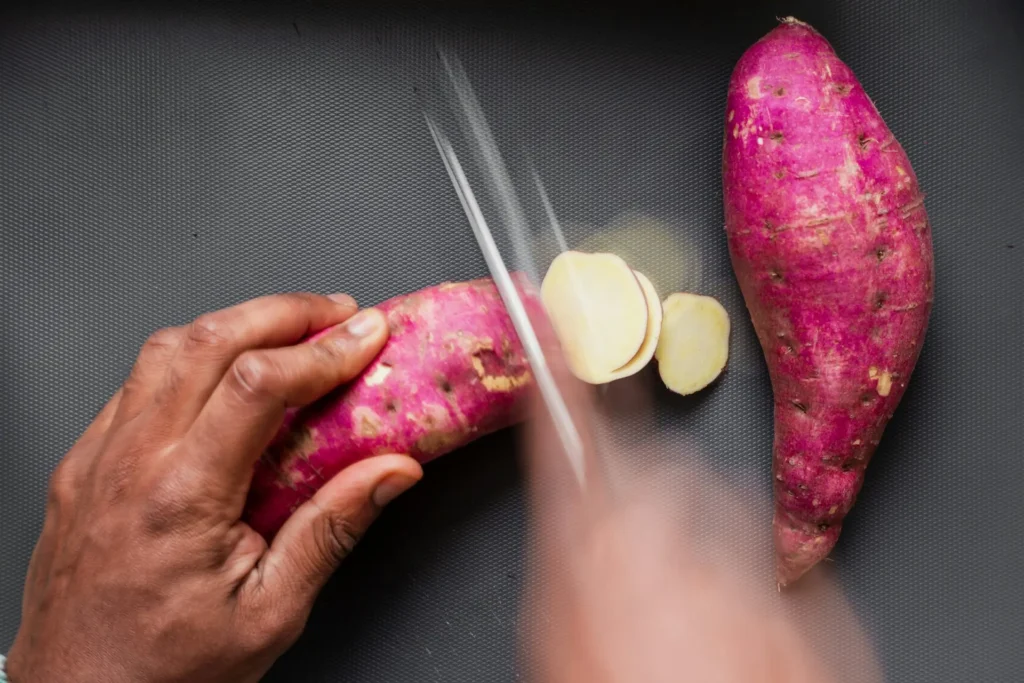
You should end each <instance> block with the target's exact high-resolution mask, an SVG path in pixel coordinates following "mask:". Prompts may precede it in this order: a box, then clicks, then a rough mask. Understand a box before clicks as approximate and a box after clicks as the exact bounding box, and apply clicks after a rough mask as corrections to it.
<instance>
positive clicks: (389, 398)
mask: <svg viewBox="0 0 1024 683" xmlns="http://www.w3.org/2000/svg"><path fill="white" fill-rule="evenodd" d="M518 282H519V285H520V292H521V294H522V295H523V298H524V300H525V302H526V304H527V306H528V308H530V309H532V310H531V313H536V312H537V311H538V310H539V309H538V308H537V307H538V306H539V303H538V299H537V298H536V292H535V291H534V290H533V289H532V288H530V287H529V286H528V285H527V284H526V281H525V280H524V279H522V278H520V279H519V280H518ZM377 308H378V309H380V310H381V311H383V312H384V313H385V314H386V315H387V318H388V322H389V323H390V328H391V336H390V338H389V340H388V342H387V344H386V346H385V347H384V349H383V351H381V353H380V354H379V356H378V357H377V358H376V360H375V361H374V362H373V363H372V364H371V365H370V366H369V367H368V368H367V369H366V370H365V371H364V372H363V373H362V374H361V375H360V376H359V377H358V378H357V379H356V380H355V381H353V382H352V383H350V384H348V385H346V386H345V387H342V388H341V389H339V390H338V391H336V392H334V393H332V394H330V395H329V396H327V397H325V398H324V399H323V400H321V401H319V402H318V403H316V404H314V405H312V406H310V407H308V408H306V409H303V410H300V411H297V412H293V413H291V414H289V415H288V417H287V418H286V421H285V423H284V425H283V426H282V428H281V429H280V431H279V432H278V434H277V436H276V437H275V439H274V441H273V442H272V443H271V445H270V447H269V448H268V449H267V450H266V452H265V453H264V455H263V457H262V458H261V460H260V461H259V462H258V463H257V466H256V468H255V471H254V474H253V480H252V486H251V488H250V493H249V499H248V501H247V505H246V511H245V520H246V521H247V522H248V523H249V524H250V525H251V526H252V527H253V528H254V529H256V530H257V531H259V532H260V533H261V534H263V535H264V536H265V537H266V538H268V539H269V538H271V537H273V535H274V534H275V533H276V532H277V531H278V529H279V528H280V527H281V525H282V524H283V523H284V522H285V520H286V519H287V518H288V517H289V516H290V515H291V513H292V512H293V511H294V510H295V509H296V508H297V507H298V506H299V505H301V504H302V503H303V502H305V501H306V500H308V499H309V498H310V497H311V496H312V495H313V494H314V493H315V492H316V491H317V489H319V488H320V487H321V486H322V485H323V484H324V483H325V482H326V481H328V480H329V479H330V478H331V477H333V476H334V475H335V474H337V473H338V472H340V471H341V470H342V469H344V468H345V467H347V466H349V465H351V464H352V463H354V462H356V461H358V460H362V459H364V458H367V457H370V456H373V455H381V454H386V453H404V454H408V455H411V456H412V457H414V458H416V459H417V460H419V461H420V462H424V463H425V462H427V461H429V460H432V459H433V458H436V457H438V456H440V455H443V454H445V453H448V452H450V451H453V450H455V449H456V448H459V447H461V446H464V445H465V444H467V443H469V442H470V441H472V440H474V439H476V438H478V437H481V436H484V435H485V434H489V433H492V432H495V431H497V430H499V429H502V428H504V427H508V426H511V425H512V424H515V423H516V422H519V421H520V420H521V419H522V418H523V417H524V411H525V408H526V406H525V400H526V396H527V392H528V391H529V390H530V389H531V387H532V383H533V379H532V375H531V373H530V369H529V365H528V363H527V360H526V357H525V355H524V353H523V349H522V346H521V345H520V343H519V338H518V337H517V336H516V333H515V329H514V327H513V326H512V321H511V320H510V318H509V317H508V314H507V313H506V311H505V307H504V305H503V304H502V301H501V297H500V295H499V294H498V290H497V288H496V287H495V286H494V283H493V282H492V281H491V280H490V279H481V280H473V281H470V282H461V283H445V284H441V285H438V286H435V287H430V288H428V289H424V290H421V291H419V292H415V293H412V294H408V295H405V296H399V297H396V298H394V299H390V300H388V301H386V302H384V303H383V304H380V305H379V306H378V307H377Z"/></svg>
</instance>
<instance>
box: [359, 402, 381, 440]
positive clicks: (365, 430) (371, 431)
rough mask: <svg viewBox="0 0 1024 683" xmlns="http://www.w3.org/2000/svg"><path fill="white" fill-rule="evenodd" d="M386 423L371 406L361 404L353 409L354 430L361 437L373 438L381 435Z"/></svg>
mask: <svg viewBox="0 0 1024 683" xmlns="http://www.w3.org/2000/svg"><path fill="white" fill-rule="evenodd" d="M383 428H384V423H383V422H382V421H381V419H380V415H378V414H377V413H376V412H375V411H374V410H372V409H371V408H367V407H366V406H359V407H358V408H355V409H354V410H353V411H352V431H354V432H355V434H356V435H357V436H359V437H361V438H364V439H373V438H376V437H377V436H379V435H380V433H381V430H382V429H383Z"/></svg>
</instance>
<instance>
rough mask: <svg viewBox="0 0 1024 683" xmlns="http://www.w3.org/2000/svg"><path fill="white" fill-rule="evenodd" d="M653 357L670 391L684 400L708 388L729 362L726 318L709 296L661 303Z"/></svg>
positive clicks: (679, 296)
mask: <svg viewBox="0 0 1024 683" xmlns="http://www.w3.org/2000/svg"><path fill="white" fill-rule="evenodd" d="M662 308H663V309H664V318H663V320H662V323H661V338H660V339H659V340H658V348H657V350H656V351H655V352H654V357H655V358H657V359H658V374H660V375H661V381H662V382H664V383H665V386H666V387H668V388H669V390H670V391H674V392H675V393H677V394H682V395H683V396H687V395H689V394H693V393H696V392H698V391H700V390H701V389H703V388H704V387H706V386H708V385H709V384H711V383H712V382H713V381H715V379H716V378H717V377H718V375H719V374H721V372H722V370H723V369H724V368H725V364H726V363H727V362H728V360H729V327H730V325H729V314H728V313H727V312H726V310H725V308H723V307H722V304H720V303H718V302H717V301H716V300H715V299H712V298H711V297H709V296H700V295H698V294H687V293H680V294H672V295H671V296H669V297H668V298H667V299H665V301H664V303H662Z"/></svg>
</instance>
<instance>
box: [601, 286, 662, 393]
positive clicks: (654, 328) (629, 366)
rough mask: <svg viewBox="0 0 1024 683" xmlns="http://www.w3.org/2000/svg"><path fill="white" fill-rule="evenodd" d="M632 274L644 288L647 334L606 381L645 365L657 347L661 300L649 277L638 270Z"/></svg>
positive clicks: (623, 375) (631, 372)
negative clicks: (632, 353)
mask: <svg viewBox="0 0 1024 683" xmlns="http://www.w3.org/2000/svg"><path fill="white" fill-rule="evenodd" d="M633 274H634V275H636V279H637V280H638V281H639V282H640V288H641V289H643V290H644V298H645V299H646V300H647V335H646V336H645V337H644V342H643V344H641V345H640V350H639V351H637V352H636V355H635V356H633V358H632V359H631V360H630V361H629V362H628V363H626V364H625V365H623V366H622V367H621V368H619V369H618V370H616V371H614V372H612V373H611V374H610V375H609V376H608V381H609V382H611V381H614V380H617V379H623V378H624V377H629V376H630V375H635V374H636V373H638V372H640V371H641V370H643V369H644V368H645V367H647V364H648V363H650V362H651V359H652V358H654V351H655V349H657V347H658V339H659V338H660V337H661V321H662V310H661V300H660V299H659V298H658V291H657V290H656V289H655V288H654V284H653V283H652V282H651V281H650V279H649V278H648V277H647V276H646V275H644V274H643V273H641V272H640V271H638V270H634V271H633Z"/></svg>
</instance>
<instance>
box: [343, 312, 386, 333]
mask: <svg viewBox="0 0 1024 683" xmlns="http://www.w3.org/2000/svg"><path fill="white" fill-rule="evenodd" d="M344 328H345V332H347V333H348V334H350V335H351V336H353V337H369V336H370V335H373V334H376V333H378V332H380V331H382V330H383V329H384V316H383V315H381V314H380V311H375V310H374V309H372V308H369V309H367V310H365V311H360V312H359V313H356V314H355V315H354V316H352V317H351V318H349V319H348V320H347V321H346V322H345V325H344Z"/></svg>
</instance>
